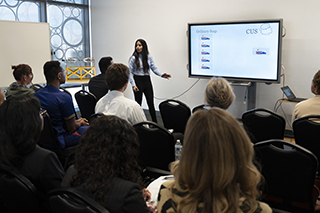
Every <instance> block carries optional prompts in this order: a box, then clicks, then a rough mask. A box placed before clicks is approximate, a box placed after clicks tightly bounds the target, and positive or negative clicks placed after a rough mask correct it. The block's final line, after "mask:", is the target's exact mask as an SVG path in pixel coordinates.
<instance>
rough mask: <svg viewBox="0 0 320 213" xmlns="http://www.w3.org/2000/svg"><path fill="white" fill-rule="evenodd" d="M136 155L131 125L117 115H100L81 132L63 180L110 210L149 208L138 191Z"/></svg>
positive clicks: (135, 141) (136, 147)
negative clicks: (73, 156)
mask: <svg viewBox="0 0 320 213" xmlns="http://www.w3.org/2000/svg"><path fill="white" fill-rule="evenodd" d="M138 156H139V142H138V136H137V133H136V132H135V130H134V129H133V127H132V126H131V125H130V124H129V123H128V122H127V121H125V120H123V119H121V118H119V117H116V116H113V115H108V116H106V115H103V116H101V117H99V118H97V119H95V120H94V121H93V122H92V123H90V127H89V128H88V129H87V130H86V132H85V133H84V134H83V135H82V137H81V140H80V143H79V146H78V148H77V150H76V154H75V165H74V167H71V168H70V169H69V170H68V171H67V175H66V177H65V180H66V181H67V182H68V181H70V186H72V187H78V188H80V189H82V190H84V191H85V192H86V193H87V194H88V195H90V196H91V197H92V198H93V199H94V200H96V201H97V202H99V203H100V204H101V205H102V206H104V207H105V208H106V209H108V210H109V211H110V212H113V213H115V212H149V210H148V208H147V206H146V203H145V201H144V197H143V194H142V192H141V189H142V187H141V186H142V181H141V176H140V172H141V171H140V167H139V165H138ZM70 177H71V178H70ZM68 179H69V180H68Z"/></svg>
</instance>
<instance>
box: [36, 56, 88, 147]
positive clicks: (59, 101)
mask: <svg viewBox="0 0 320 213" xmlns="http://www.w3.org/2000/svg"><path fill="white" fill-rule="evenodd" d="M43 69H44V75H45V78H46V81H47V86H46V87H44V88H42V89H40V90H39V91H37V92H36V93H35V96H36V97H37V98H38V99H39V100H40V103H41V107H42V108H44V109H46V110H47V112H48V114H49V115H50V118H51V122H52V126H53V128H55V129H56V130H57V137H58V140H59V142H60V144H59V145H60V148H61V149H64V148H67V147H71V146H75V145H77V144H78V143H79V140H80V137H81V135H82V134H83V132H84V131H85V130H86V129H87V128H88V127H87V126H88V125H89V124H88V121H87V120H86V119H85V118H80V119H78V120H75V112H74V106H73V102H72V97H71V96H70V95H68V94H67V93H65V92H62V91H60V90H59V88H60V84H63V83H65V81H66V76H65V72H64V70H63V68H62V67H61V66H60V62H59V61H48V62H46V63H45V65H44V66H43Z"/></svg>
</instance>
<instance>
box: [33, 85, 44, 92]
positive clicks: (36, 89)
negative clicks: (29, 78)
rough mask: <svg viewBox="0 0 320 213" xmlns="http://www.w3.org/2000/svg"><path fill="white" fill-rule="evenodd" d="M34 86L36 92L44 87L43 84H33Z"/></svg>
mask: <svg viewBox="0 0 320 213" xmlns="http://www.w3.org/2000/svg"><path fill="white" fill-rule="evenodd" d="M32 88H33V90H34V91H35V92H37V91H38V90H40V89H42V88H43V86H41V85H40V84H33V87H32Z"/></svg>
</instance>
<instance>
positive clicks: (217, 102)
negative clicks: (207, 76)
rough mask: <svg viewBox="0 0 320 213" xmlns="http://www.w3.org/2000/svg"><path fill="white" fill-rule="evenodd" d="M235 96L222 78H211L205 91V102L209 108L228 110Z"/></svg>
mask: <svg viewBox="0 0 320 213" xmlns="http://www.w3.org/2000/svg"><path fill="white" fill-rule="evenodd" d="M234 98H235V95H234V93H233V90H232V87H231V86H230V84H229V82H228V81H227V80H226V79H224V78H212V79H211V80H210V81H209V82H208V84H207V87H206V90H205V97H204V99H205V102H206V104H207V105H209V106H210V107H219V108H221V109H228V108H229V106H230V105H231V104H232V103H233V101H234Z"/></svg>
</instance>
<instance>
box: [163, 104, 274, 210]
mask: <svg viewBox="0 0 320 213" xmlns="http://www.w3.org/2000/svg"><path fill="white" fill-rule="evenodd" d="M253 155H254V150H253V146H252V143H251V142H250V139H249V138H248V136H247V134H246V132H245V130H244V129H243V128H242V127H241V126H240V124H239V123H238V121H237V120H236V119H235V118H234V117H233V116H232V115H231V114H229V113H228V112H227V111H225V110H222V109H219V108H216V107H213V108H211V109H209V110H199V111H197V112H195V113H194V114H193V115H192V116H191V117H190V119H189V121H188V123H187V126H186V131H185V137H184V144H183V151H182V155H181V158H180V161H179V162H175V163H173V164H172V167H171V172H172V174H173V175H174V178H175V180H171V181H167V182H165V183H163V185H162V186H161V188H160V192H159V197H158V199H159V200H158V205H157V208H158V212H230V213H231V212H232V213H234V212H238V213H240V212H241V213H242V212H243V213H244V212H246V213H247V212H259V213H266V212H272V210H271V208H270V207H269V206H268V205H267V204H265V203H262V202H258V201H257V198H258V197H259V196H260V193H259V190H258V189H257V185H258V184H259V183H260V180H261V174H260V173H259V171H258V170H257V169H256V167H255V166H254V165H253V163H252V159H253Z"/></svg>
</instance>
